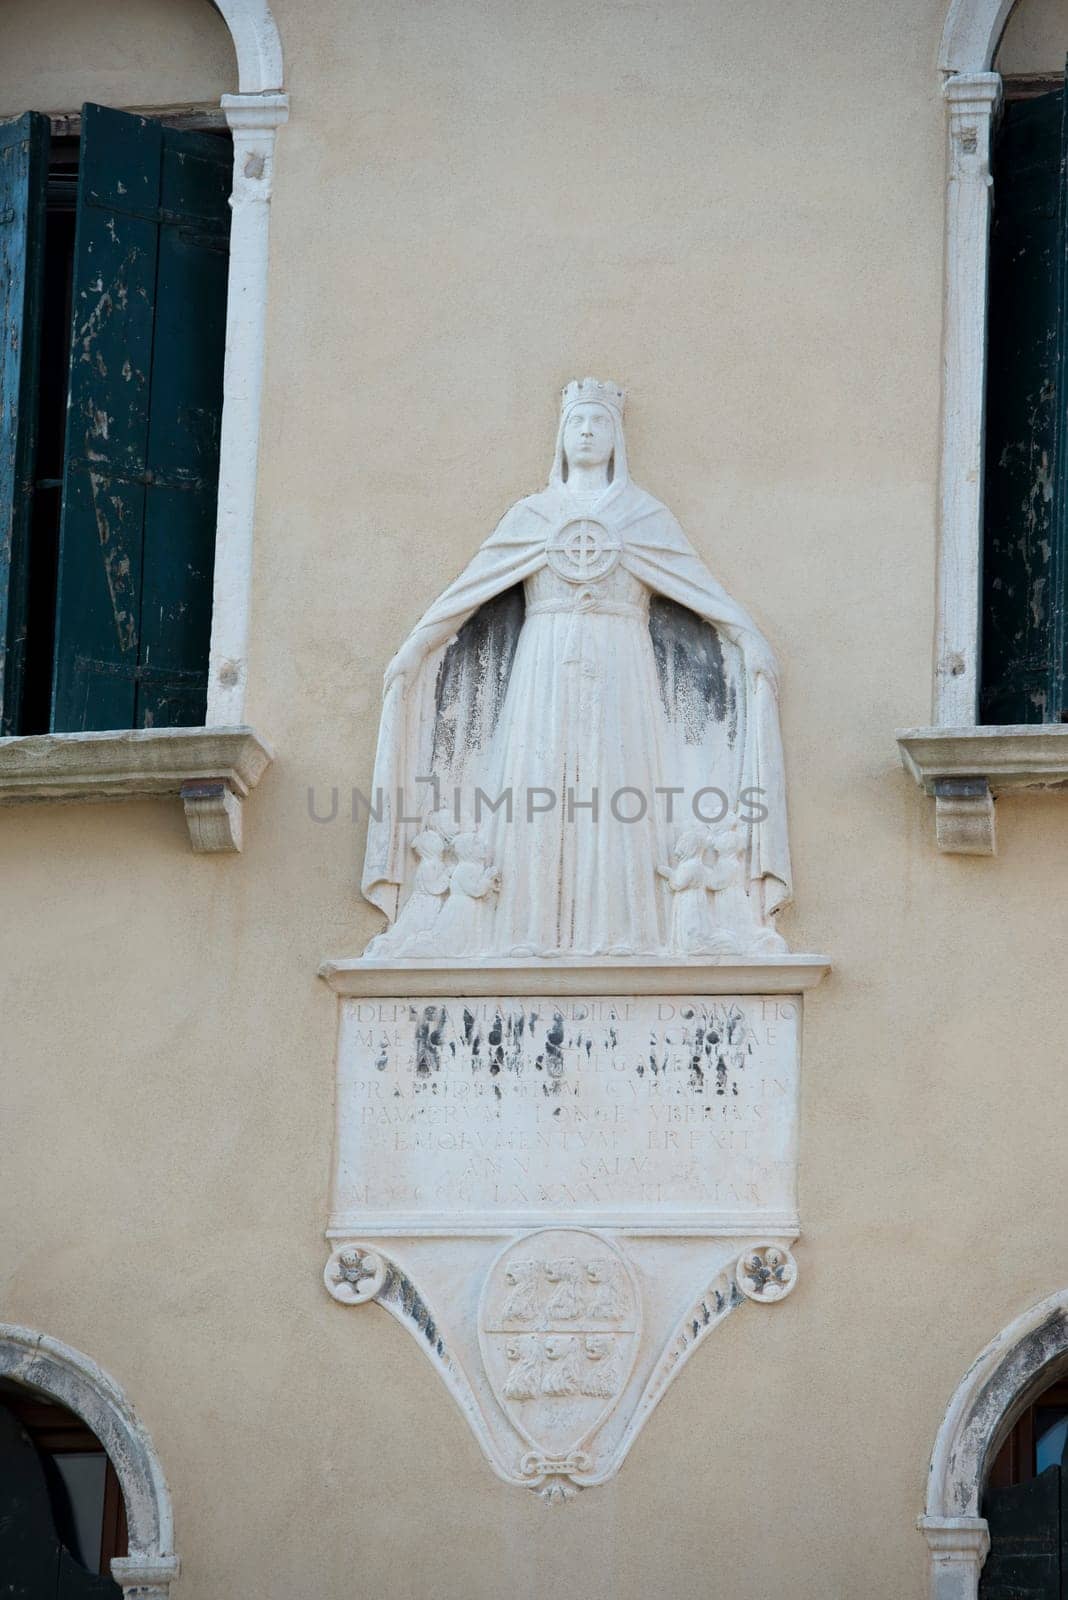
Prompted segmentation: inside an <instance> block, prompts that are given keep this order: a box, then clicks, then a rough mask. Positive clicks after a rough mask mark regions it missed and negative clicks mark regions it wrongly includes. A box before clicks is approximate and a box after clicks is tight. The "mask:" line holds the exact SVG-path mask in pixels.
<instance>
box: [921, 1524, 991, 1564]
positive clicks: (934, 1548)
mask: <svg viewBox="0 0 1068 1600" xmlns="http://www.w3.org/2000/svg"><path fill="white" fill-rule="evenodd" d="M916 1526H917V1528H919V1530H920V1532H921V1533H922V1534H923V1536H924V1538H925V1539H926V1540H927V1548H928V1550H929V1551H930V1552H931V1559H932V1560H933V1561H970V1562H974V1563H976V1564H977V1565H979V1566H981V1565H982V1563H983V1562H984V1561H985V1560H986V1554H987V1551H988V1550H989V1549H990V1529H989V1527H988V1526H987V1521H986V1518H985V1517H917V1518H916Z"/></svg>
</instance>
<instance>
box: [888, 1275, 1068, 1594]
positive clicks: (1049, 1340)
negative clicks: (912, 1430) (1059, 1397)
mask: <svg viewBox="0 0 1068 1600" xmlns="http://www.w3.org/2000/svg"><path fill="white" fill-rule="evenodd" d="M1065 1366H1068V1289H1062V1290H1059V1291H1058V1293H1056V1294H1053V1295H1050V1297H1049V1298H1048V1299H1047V1300H1043V1301H1041V1302H1040V1303H1039V1304H1038V1305H1036V1306H1032V1307H1031V1308H1030V1310H1028V1311H1025V1312H1024V1313H1023V1315H1022V1316H1019V1317H1017V1318H1016V1320H1015V1321H1014V1322H1011V1323H1010V1324H1009V1326H1008V1327H1007V1328H1004V1329H1002V1331H1001V1332H1000V1333H999V1334H998V1335H997V1337H996V1338H994V1339H992V1340H991V1341H990V1343H989V1344H988V1345H987V1347H986V1349H985V1350H984V1351H983V1352H982V1354H981V1355H980V1356H979V1357H978V1359H977V1360H976V1361H974V1362H973V1363H972V1365H971V1366H970V1367H969V1368H968V1371H967V1372H966V1373H965V1375H964V1377H963V1378H962V1379H961V1381H960V1383H959V1385H958V1386H957V1391H956V1393H955V1394H954V1396H953V1398H952V1400H951V1401H950V1403H949V1406H948V1407H947V1409H946V1414H945V1416H944V1417H943V1419H942V1425H941V1427H940V1428H939V1430H938V1437H937V1439H936V1441H935V1447H934V1451H933V1453H932V1455H931V1466H930V1472H929V1475H928V1484H927V1506H926V1510H925V1512H924V1515H923V1516H922V1517H921V1518H920V1527H921V1529H922V1530H923V1532H924V1533H925V1534H926V1536H927V1542H928V1547H929V1550H930V1555H931V1591H930V1592H931V1597H932V1600H975V1596H976V1594H977V1592H978V1586H979V1573H980V1570H981V1568H982V1564H983V1561H984V1559H985V1557H986V1552H987V1550H988V1548H989V1544H990V1537H989V1533H988V1531H987V1525H986V1522H985V1520H984V1519H983V1518H982V1517H981V1516H980V1515H979V1509H980V1505H981V1503H982V1495H983V1486H984V1482H985V1479H986V1473H987V1470H988V1468H989V1466H990V1463H991V1462H992V1461H993V1459H994V1457H995V1455H996V1454H997V1452H998V1450H999V1449H1000V1448H1001V1445H1002V1443H1003V1442H1004V1440H1005V1438H1006V1435H1007V1434H1008V1432H1009V1430H1010V1428H1011V1427H1012V1425H1013V1423H1014V1422H1015V1421H1016V1419H1017V1417H1018V1416H1019V1415H1020V1413H1021V1411H1023V1410H1024V1408H1025V1407H1026V1406H1028V1405H1030V1403H1031V1401H1032V1400H1034V1399H1035V1398H1036V1396H1037V1395H1039V1394H1041V1392H1042V1390H1043V1389H1044V1388H1046V1387H1047V1385H1048V1384H1049V1383H1050V1381H1051V1380H1052V1379H1053V1378H1054V1377H1055V1376H1056V1374H1057V1371H1058V1369H1060V1368H1063V1367H1065Z"/></svg>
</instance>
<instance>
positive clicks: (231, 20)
mask: <svg viewBox="0 0 1068 1600" xmlns="http://www.w3.org/2000/svg"><path fill="white" fill-rule="evenodd" d="M214 5H215V7H216V9H217V10H218V11H219V12H220V14H221V15H222V18H223V21H224V22H225V23H226V26H227V27H228V28H229V30H230V36H231V38H232V39H233V41H234V51H235V53H236V55H237V86H238V89H239V91H240V92H241V94H267V93H269V92H270V91H271V90H278V89H281V87H282V41H281V39H280V38H279V37H278V28H277V26H276V24H275V20H274V18H273V16H272V15H271V8H270V6H269V5H268V4H267V0H214Z"/></svg>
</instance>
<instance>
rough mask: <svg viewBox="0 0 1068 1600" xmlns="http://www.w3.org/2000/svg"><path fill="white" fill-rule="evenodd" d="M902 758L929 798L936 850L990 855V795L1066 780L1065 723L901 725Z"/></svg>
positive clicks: (993, 837) (993, 839) (1067, 747)
mask: <svg viewBox="0 0 1068 1600" xmlns="http://www.w3.org/2000/svg"><path fill="white" fill-rule="evenodd" d="M897 744H898V749H899V750H900V752H901V762H902V765H903V766H904V768H905V771H906V772H908V773H909V774H910V775H911V777H913V778H914V779H915V781H916V782H917V783H918V784H919V785H920V787H921V788H922V789H923V790H924V791H925V792H926V793H927V794H930V795H933V796H934V801H935V836H936V838H937V841H938V848H939V849H940V850H946V851H949V852H951V853H953V854H956V855H972V856H992V855H994V854H995V852H996V848H997V835H996V830H995V825H994V797H995V795H999V794H1004V793H1006V792H1007V791H1008V790H1010V789H1052V788H1057V787H1059V786H1062V785H1068V725H1066V726H1064V727H1062V726H1059V725H1057V724H1041V725H1037V724H1034V725H1032V724H1023V725H1016V724H1012V725H1009V726H999V727H989V728H982V727H968V728H906V729H904V730H902V731H901V732H900V733H898V735H897Z"/></svg>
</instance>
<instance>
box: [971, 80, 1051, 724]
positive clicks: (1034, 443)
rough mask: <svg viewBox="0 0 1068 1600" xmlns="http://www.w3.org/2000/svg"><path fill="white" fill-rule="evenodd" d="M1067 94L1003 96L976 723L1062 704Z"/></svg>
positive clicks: (1034, 716) (1036, 716)
mask: <svg viewBox="0 0 1068 1600" xmlns="http://www.w3.org/2000/svg"><path fill="white" fill-rule="evenodd" d="M1065 132H1066V122H1065V95H1064V92H1063V90H1060V91H1058V92H1057V93H1055V94H1047V95H1042V96H1040V97H1038V98H1037V99H1034V100H1022V101H1010V102H1009V104H1008V105H1007V106H1006V108H1005V113H1004V120H1003V123H1002V126H1001V128H1000V130H999V133H998V136H997V140H996V143H995V151H994V165H993V176H994V220H993V226H992V230H991V245H990V308H991V309H990V338H989V347H988V358H987V396H986V473H985V496H984V519H983V520H984V533H983V646H982V690H981V701H980V715H981V718H982V721H983V722H987V723H999V722H1010V723H1011V722H1057V721H1059V720H1060V718H1061V713H1062V711H1063V710H1064V709H1065V698H1064V684H1065V671H1064V638H1065V626H1064V625H1065V586H1066V582H1068V549H1066V536H1068V496H1066V493H1065V484H1066V471H1068V462H1066V460H1065V442H1066V441H1065V408H1066V405H1068V382H1066V352H1065V336H1064V335H1065V330H1064V305H1065V277H1066V219H1068V212H1066V206H1065V167H1064V157H1065Z"/></svg>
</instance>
